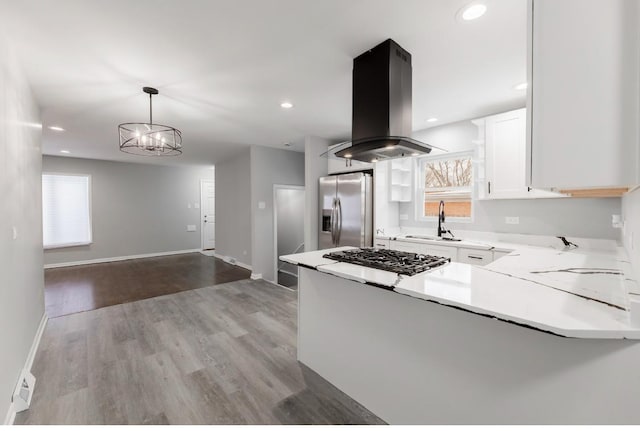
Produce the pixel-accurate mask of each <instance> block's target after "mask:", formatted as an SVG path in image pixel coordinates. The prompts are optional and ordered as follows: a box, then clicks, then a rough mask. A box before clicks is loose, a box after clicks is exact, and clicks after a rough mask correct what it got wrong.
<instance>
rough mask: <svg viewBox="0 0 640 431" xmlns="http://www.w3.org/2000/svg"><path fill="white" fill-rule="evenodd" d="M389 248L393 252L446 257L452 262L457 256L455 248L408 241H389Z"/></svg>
mask: <svg viewBox="0 0 640 431" xmlns="http://www.w3.org/2000/svg"><path fill="white" fill-rule="evenodd" d="M389 247H390V248H392V249H393V250H400V251H408V252H411V253H420V254H429V255H432V256H442V257H448V258H451V260H452V261H455V260H456V259H457V255H458V249H457V248H456V247H448V246H438V245H431V244H421V243H417V242H410V241H399V240H391V241H390V242H389Z"/></svg>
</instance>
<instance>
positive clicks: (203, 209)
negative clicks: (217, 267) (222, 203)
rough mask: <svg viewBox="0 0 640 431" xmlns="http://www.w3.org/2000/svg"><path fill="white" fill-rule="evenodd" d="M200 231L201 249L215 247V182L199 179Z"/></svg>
mask: <svg viewBox="0 0 640 431" xmlns="http://www.w3.org/2000/svg"><path fill="white" fill-rule="evenodd" d="M200 232H201V234H202V241H201V242H202V250H213V249H215V248H216V183H215V181H214V180H200Z"/></svg>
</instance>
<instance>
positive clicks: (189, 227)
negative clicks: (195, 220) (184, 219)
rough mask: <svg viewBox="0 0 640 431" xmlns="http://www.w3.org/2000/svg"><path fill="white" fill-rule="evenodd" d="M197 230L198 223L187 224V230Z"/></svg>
mask: <svg viewBox="0 0 640 431" xmlns="http://www.w3.org/2000/svg"><path fill="white" fill-rule="evenodd" d="M195 231H196V225H195V224H188V225H187V232H195Z"/></svg>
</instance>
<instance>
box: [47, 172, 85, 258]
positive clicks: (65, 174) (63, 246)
mask: <svg viewBox="0 0 640 431" xmlns="http://www.w3.org/2000/svg"><path fill="white" fill-rule="evenodd" d="M45 175H58V176H67V177H86V178H87V200H88V206H89V241H88V242H86V241H83V242H73V243H65V244H56V245H47V246H45V245H44V229H43V234H42V248H43V249H44V250H55V249H58V248H67V247H80V246H86V245H91V244H93V193H92V189H93V178H92V177H91V174H81V173H72V172H49V171H46V172H45V171H43V172H42V175H41V177H40V181H42V177H44V176H45ZM42 196H44V192H42ZM43 212H44V209H43ZM42 223H43V226H44V214H43V221H42Z"/></svg>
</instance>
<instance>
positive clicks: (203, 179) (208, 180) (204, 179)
mask: <svg viewBox="0 0 640 431" xmlns="http://www.w3.org/2000/svg"><path fill="white" fill-rule="evenodd" d="M204 183H213V189H214V198H213V201H214V206H215V187H216V180H215V178H213V179H211V178H200V248H201V249H202V250H208V249H205V248H204V205H203V200H202V186H203V185H204ZM213 214H214V218H213V222H214V223H215V222H216V219H215V208H214V213H213ZM213 235H214V239H213V240H214V247H215V232H214V233H213Z"/></svg>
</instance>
